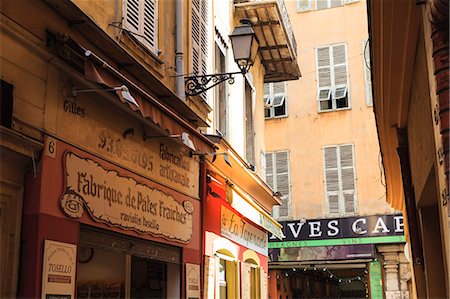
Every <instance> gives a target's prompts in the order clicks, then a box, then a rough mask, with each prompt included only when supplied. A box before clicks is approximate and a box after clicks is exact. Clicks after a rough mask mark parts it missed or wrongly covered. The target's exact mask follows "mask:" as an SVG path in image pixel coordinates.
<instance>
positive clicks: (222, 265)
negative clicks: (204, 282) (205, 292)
mask: <svg viewBox="0 0 450 299" xmlns="http://www.w3.org/2000/svg"><path fill="white" fill-rule="evenodd" d="M217 279H218V281H219V298H227V294H228V292H227V261H226V260H224V259H219V271H218V275H217Z"/></svg>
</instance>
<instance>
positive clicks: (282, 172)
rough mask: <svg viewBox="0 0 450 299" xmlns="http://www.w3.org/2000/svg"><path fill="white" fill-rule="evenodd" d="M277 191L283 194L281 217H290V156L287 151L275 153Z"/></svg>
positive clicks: (280, 209)
mask: <svg viewBox="0 0 450 299" xmlns="http://www.w3.org/2000/svg"><path fill="white" fill-rule="evenodd" d="M275 170H276V191H278V192H281V194H282V195H283V196H282V199H283V203H282V204H281V206H280V208H279V214H278V216H279V217H287V216H289V199H290V192H289V190H290V186H289V154H288V152H287V151H283V152H276V153H275Z"/></svg>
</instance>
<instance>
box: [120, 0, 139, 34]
mask: <svg viewBox="0 0 450 299" xmlns="http://www.w3.org/2000/svg"><path fill="white" fill-rule="evenodd" d="M140 11H141V10H140V5H139V0H127V1H126V2H125V7H124V27H125V28H126V29H128V30H130V31H131V32H133V33H138V34H140V19H141V14H140Z"/></svg>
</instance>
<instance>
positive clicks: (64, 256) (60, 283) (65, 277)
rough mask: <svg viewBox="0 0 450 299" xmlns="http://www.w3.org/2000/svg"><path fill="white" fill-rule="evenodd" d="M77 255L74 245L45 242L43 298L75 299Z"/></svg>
mask: <svg viewBox="0 0 450 299" xmlns="http://www.w3.org/2000/svg"><path fill="white" fill-rule="evenodd" d="M76 253H77V246H76V245H74V244H68V243H62V242H56V241H50V240H45V243H44V262H43V267H42V296H41V298H43V299H71V298H75V297H74V295H75V272H76V265H77V264H76V261H77V258H76Z"/></svg>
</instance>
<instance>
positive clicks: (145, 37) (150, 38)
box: [123, 0, 158, 53]
mask: <svg viewBox="0 0 450 299" xmlns="http://www.w3.org/2000/svg"><path fill="white" fill-rule="evenodd" d="M123 16H124V27H125V29H127V30H129V31H130V32H131V33H134V34H133V38H135V39H137V40H138V41H139V42H141V43H142V44H143V45H144V46H146V47H147V48H148V49H149V50H150V51H152V52H154V53H158V7H157V0H126V1H125V2H124V7H123Z"/></svg>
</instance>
